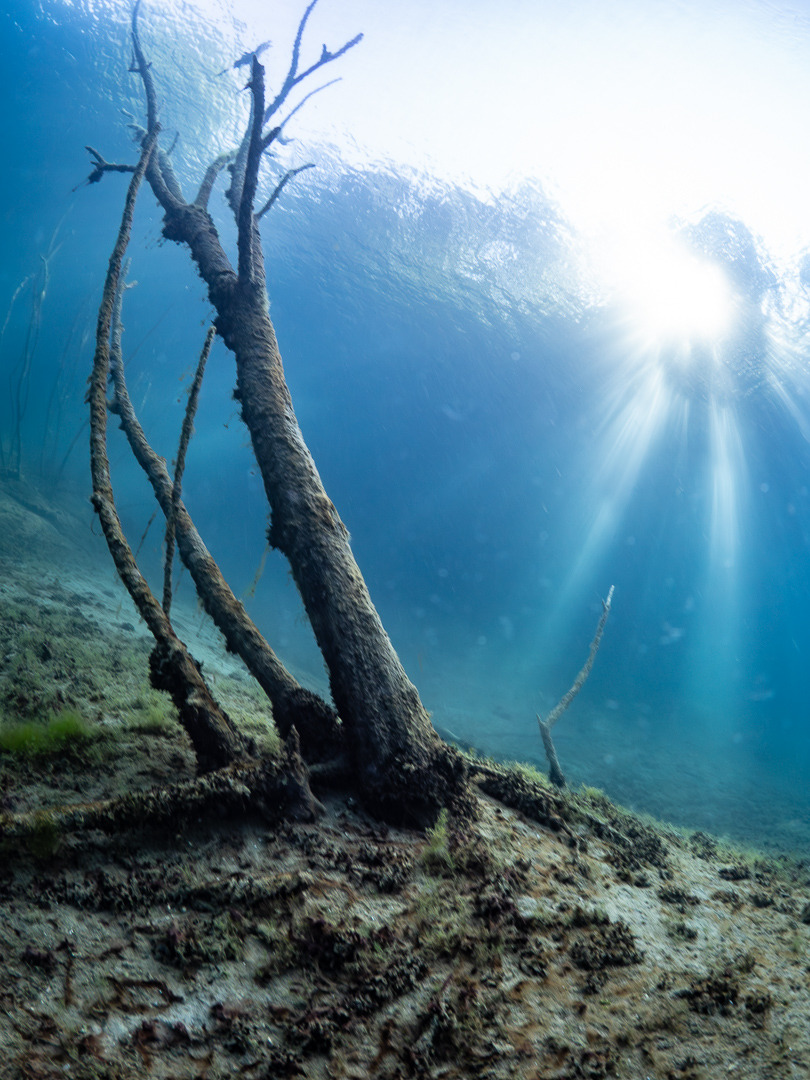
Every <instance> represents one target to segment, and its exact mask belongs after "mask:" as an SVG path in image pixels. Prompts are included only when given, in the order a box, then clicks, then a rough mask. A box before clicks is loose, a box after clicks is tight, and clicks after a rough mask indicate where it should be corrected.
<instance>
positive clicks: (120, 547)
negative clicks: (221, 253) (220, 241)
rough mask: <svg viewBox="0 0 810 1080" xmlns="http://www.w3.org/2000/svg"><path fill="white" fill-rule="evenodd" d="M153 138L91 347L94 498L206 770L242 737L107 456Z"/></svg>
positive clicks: (165, 685) (131, 193)
mask: <svg viewBox="0 0 810 1080" xmlns="http://www.w3.org/2000/svg"><path fill="white" fill-rule="evenodd" d="M156 137H157V132H156V131H155V132H153V133H152V134H151V135H150V136H149V137H148V139H147V140H146V142H145V144H144V148H143V152H142V154H141V160H140V162H139V164H138V167H137V169H136V170H135V173H134V175H133V178H132V181H131V182H130V186H129V190H128V192H127V199H126V204H125V207H124V213H123V216H122V219H121V227H120V229H119V231H118V237H117V239H116V243H115V248H114V249H113V253H112V255H111V256H110V265H109V269H108V271H107V279H106V282H105V285H104V294H103V297H102V301H101V306H100V308H99V315H98V325H97V328H96V352H95V357H94V360H93V371H92V374H91V376H90V389H89V391H88V402H89V405H90V469H91V475H92V480H93V495H92V503H93V506H94V507H95V510H96V513H97V514H98V518H99V521H100V523H101V528H102V530H103V532H104V538H105V539H106V541H107V546H108V548H109V549H110V554H111V555H112V558H113V561H114V563H115V567H116V570H117V571H118V575H119V577H120V578H121V580H122V582H123V583H124V585H125V586H126V588H127V590H128V591H129V594H130V596H131V597H132V599H133V601H134V603H135V605H136V607H137V608H138V611H139V612H140V614H141V616H142V618H143V619H144V621H145V622H146V624H147V626H148V627H149V629H150V630H151V631H152V634H153V636H154V638H155V642H156V645H155V651H154V653H153V654H152V657H151V660H150V664H151V671H152V682H153V684H154V685H155V687H156V688H158V689H161V690H166V691H168V693H169V694H170V695H171V698H172V700H173V702H174V704H175V706H176V708H177V710H178V713H179V715H180V721H181V723H182V724H183V726H184V727H185V729H186V731H187V732H188V735H189V738H190V739H191V742H192V745H193V746H194V750H195V753H196V755H197V761H198V764H199V766H200V769H202V770H203V771H206V770H209V769H214V768H218V767H219V766H222V765H228V764H230V763H231V762H233V761H235V760H236V759H237V758H239V757H240V756H242V755H243V754H244V752H245V749H246V744H245V741H244V740H243V739H242V738H241V736H240V735H239V734H238V733H237V732H236V731H235V730H234V728H233V725H232V724H231V722H230V720H229V719H228V717H227V716H226V715H225V713H223V712H222V710H221V709H220V708H219V706H218V705H217V704H216V702H215V701H214V699H213V698H212V697H211V694H210V693H209V690H208V687H207V686H206V685H205V681H204V680H203V677H202V675H201V674H200V670H199V668H198V666H197V664H196V663H195V662H194V660H193V658H192V657H191V656H190V655H189V653H188V650H187V649H186V647H185V646H184V645H183V643H182V642H181V641H180V640H179V638H178V637H177V636H176V635H175V633H174V630H173V629H172V625H171V623H170V622H169V619H168V617H167V616H166V613H165V612H164V611H163V608H162V607H161V606H160V604H159V603H158V602H157V600H156V599H155V597H154V596H153V595H152V592H151V590H150V588H149V586H148V585H147V583H146V581H145V580H144V579H143V577H142V576H141V573H140V571H139V570H138V567H137V564H136V562H135V558H134V556H133V554H132V550H131V548H130V546H129V544H128V543H127V540H126V537H125V536H124V533H123V530H122V529H121V522H120V521H119V518H118V513H117V511H116V509H115V501H114V499H113V491H112V483H111V480H110V465H109V460H108V458H107V398H106V386H107V377H108V373H109V369H110V335H111V331H112V323H113V312H114V308H115V298H116V293H117V291H118V284H119V281H120V276H121V265H122V262H123V258H124V253H125V251H126V247H127V244H128V242H129V235H130V230H131V227H132V215H133V211H134V207H135V199H136V197H137V193H138V188H139V186H140V183H141V179H142V177H143V175H144V171H145V170H146V168H147V166H148V163H149V162H150V161H151V160H152V159H153V157H154V147H155V140H156Z"/></svg>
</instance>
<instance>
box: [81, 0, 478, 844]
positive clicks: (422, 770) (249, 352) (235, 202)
mask: <svg viewBox="0 0 810 1080" xmlns="http://www.w3.org/2000/svg"><path fill="white" fill-rule="evenodd" d="M138 3H139V0H136V4H135V8H134V11H133V20H132V43H133V52H134V61H133V67H132V69H131V70H133V71H135V72H137V73H138V74H139V76H140V77H141V79H142V81H143V84H144V90H145V93H146V103H147V129H146V132H144V133H143V138H144V139H145V138H146V137H147V133H149V135H151V136H152V137H154V136H155V134H156V133H157V131H158V130H159V125H158V119H157V111H158V106H157V94H156V89H155V84H154V79H153V74H152V70H151V65H150V64H148V63H147V61H146V59H145V57H144V54H143V50H142V48H141V45H140V40H139V37H138V30H137V12H138ZM315 3H316V0H311V2H310V4H309V6H308V7H307V9H306V11H305V13H304V16H303V18H302V20H301V23H300V25H299V29H298V34H297V36H296V39H295V44H294V46H293V51H292V60H291V64H290V69H289V71H288V73H287V77H286V79H285V80H284V82H283V84H282V87H281V90H280V91H279V92H278V94H277V95H276V97H275V98H274V99H273V101H272V102H271V103H270V105H269V106H267V107H265V98H264V68H263V67H262V65H261V64H260V63H259V61H258V59H257V57H256V55H255V54H254V56H253V58H252V65H251V79H250V82H249V83H248V87H249V89H250V91H251V97H252V109H251V119H250V122H249V125H248V129H247V131H246V133H245V137H244V139H243V141H242V145H241V147H240V149H239V150H238V152H236V153H234V154H231V155H223V156H222V157H220V158H218V159H217V161H215V162H214V163H213V164H212V165H211V166H210V167H209V169H208V171H207V173H206V175H205V178H204V179H203V182H202V185H201V187H200V190H199V192H198V194H197V197H196V198H195V199H194V200H193V201H192V202H187V201H186V200H185V199H184V197H183V194H182V191H181V189H180V185H179V184H178V182H177V179H176V177H175V175H174V171H173V169H172V165H171V162H170V160H169V158H168V157H167V156H166V155H165V154H164V153H162V152H161V151H160V150H159V149H158V148H156V150H155V152H154V153H153V154H152V155H151V157H150V159H149V164H148V167H147V170H146V180H147V181H148V183H149V184H150V186H151V188H152V191H153V192H154V194H155V196H156V198H157V200H158V202H159V203H160V205H161V206H162V208H163V211H164V227H163V233H164V236H165V237H166V238H167V239H169V240H173V241H176V242H178V243H182V244H186V245H188V247H189V249H190V252H191V257H192V259H193V260H194V262H195V264H196V265H197V268H198V270H199V272H200V276H201V277H202V278H203V280H204V281H205V283H206V285H207V286H208V294H209V298H210V300H211V303H212V304H213V306H214V308H215V310H216V312H217V318H216V327H217V331H218V332H219V334H220V335H221V336H222V338H223V340H224V341H225V344H226V345H227V346H228V348H229V349H230V350H231V351H232V352H233V354H234V357H235V359H236V374H237V380H236V390H235V396H236V398H237V399H238V400H239V402H240V404H241V410H242V417H243V419H244V421H245V424H246V425H247V428H248V430H249V433H250V437H251V441H252V444H253V449H254V452H255V455H256V461H257V464H258V466H259V470H260V472H261V475H262V479H263V482H264V488H265V492H266V494H267V498H268V501H269V504H270V508H271V513H272V525H271V528H270V533H269V539H270V542H271V544H272V545H273V546H274V547H276V548H277V549H278V550H280V551H281V552H282V553H283V554H284V555H285V556H286V557H287V559H288V561H289V563H290V567H291V570H292V574H293V577H294V579H295V581H296V583H297V585H298V589H299V592H300V594H301V598H302V600H303V603H304V607H305V609H306V612H307V615H308V617H309V619H310V622H311V624H312V628H313V631H314V633H315V638H316V641H317V643H318V646H319V647H320V650H321V652H322V654H323V658H324V661H325V663H326V667H327V670H328V672H329V680H330V686H331V691H332V697H333V701H334V705H335V707H336V709H337V712H338V714H339V717H340V721H341V731H342V734H343V741H344V743H345V746H346V749H347V751H348V755H349V759H350V761H349V767H350V771H351V775H352V778H353V781H354V783H355V785H356V788H357V791H358V793H359V794H360V796H361V797H362V799H363V801H364V802H365V803H366V804H367V805H368V806H369V807H370V808H371V809H373V810H374V811H375V812H376V813H378V814H380V815H382V816H384V817H386V818H388V819H389V820H399V821H413V822H419V823H428V822H430V821H432V820H433V819H434V818H435V816H436V814H437V812H438V810H439V808H440V807H442V806H447V805H451V806H452V805H454V806H455V807H457V808H458V809H464V810H465V811H468V810H469V809H470V808H471V805H472V804H471V799H470V795H469V788H468V783H467V770H466V766H465V764H464V761H463V759H462V758H461V756H460V755H459V754H458V753H457V752H456V751H455V750H453V749H452V748H450V747H448V746H447V745H446V744H445V743H443V742H442V740H441V739H440V738H439V736H438V735H437V733H436V731H435V729H434V728H433V725H432V724H431V722H430V717H429V715H428V713H427V711H426V710H425V708H424V706H423V704H422V702H421V701H420V698H419V694H418V693H417V691H416V688H415V687H414V686H413V685H412V683H411V682H410V680H409V679H408V677H407V675H406V674H405V671H404V669H403V667H402V664H401V663H400V660H399V658H398V656H397V654H396V652H395V650H394V648H393V646H392V644H391V641H390V640H389V638H388V635H387V634H386V632H385V630H384V628H383V626H382V623H381V621H380V618H379V616H378V614H377V612H376V610H375V608H374V605H373V604H372V602H371V598H370V596H369V593H368V589H367V588H366V585H365V582H364V580H363V577H362V574H361V573H360V570H359V568H358V566H357V563H356V562H355V559H354V556H353V554H352V550H351V546H350V543H349V535H348V532H347V530H346V528H345V526H344V525H343V522H342V521H341V520H340V517H339V516H338V513H337V511H336V509H335V507H334V506H333V505H332V502H331V501H330V499H329V498H328V496H327V494H326V492H325V490H324V488H323V484H322V482H321V479H320V476H319V475H318V471H317V469H316V468H315V464H314V462H313V460H312V457H311V455H310V453H309V450H308V449H307V446H306V444H305V442H304V439H303V436H302V434H301V431H300V428H299V426H298V422H297V420H296V417H295V413H294V411H293V407H292V402H291V399H290V394H289V391H288V389H287V384H286V381H285V378H284V369H283V365H282V362H281V355H280V353H279V349H278V344H277V342H276V335H275V331H274V329H273V324H272V322H271V320H270V315H269V303H268V297H267V290H266V284H265V268H264V256H263V252H262V245H261V237H260V235H259V225H258V223H259V220H260V218H261V217H262V216H263V215H264V213H265V212H266V211H267V210H268V209H269V208H270V207H271V206H272V205H273V203H274V202H275V200H276V198H277V196H278V194H279V193H280V192H281V190H282V188H283V187H284V185H285V184H286V183H287V181H288V180H289V179H290V178H291V177H292V176H293V175H294V174H295V173H296V172H298V171H300V170H292V171H291V172H289V173H287V174H286V175H285V176H284V177H283V178H282V180H281V181H280V182H279V184H278V185H277V186H276V188H275V190H274V192H273V194H272V196H271V197H270V199H269V200H268V201H267V203H266V204H265V206H264V207H263V208H262V209H261V210H260V211H258V212H256V210H255V206H254V203H255V198H256V190H257V183H258V175H259V167H260V164H261V161H262V160H263V156H264V155H265V154H266V152H267V151H268V150H269V148H270V147H271V145H272V144H273V143H274V142H275V141H276V140H279V139H280V138H281V135H282V131H283V128H284V125H285V124H286V122H287V120H289V119H290V117H291V116H292V115H293V114H294V113H295V112H296V111H297V109H298V108H299V107H300V104H303V102H301V103H299V105H298V106H296V107H295V108H294V109H292V111H291V112H290V113H289V114H288V116H287V119H286V120H284V121H282V122H281V123H280V124H278V125H277V126H276V127H272V128H267V127H266V125H267V124H268V122H269V120H270V119H271V117H275V115H276V114H277V113H278V112H279V110H280V109H281V106H282V105H284V104H285V103H286V101H287V98H288V96H289V94H290V92H291V91H292V90H293V89H294V88H295V87H296V86H297V85H298V84H299V83H301V82H302V81H303V80H304V79H306V78H307V77H308V76H309V75H311V74H312V73H313V72H314V71H316V70H318V69H319V68H321V67H322V66H324V65H325V64H327V63H329V62H331V61H332V60H334V59H337V57H339V56H341V55H343V53H345V52H346V51H347V50H348V49H350V48H352V46H353V45H355V44H357V42H358V41H359V40H360V38H361V37H362V35H358V36H357V37H355V38H354V39H353V40H352V41H350V42H348V43H347V44H346V45H344V46H343V47H342V48H341V49H339V50H337V51H336V52H334V53H333V52H330V51H329V50H328V49H327V48H326V46H323V50H322V52H321V56H320V59H319V60H317V61H316V62H315V63H314V64H312V65H311V66H310V67H309V68H307V69H306V70H305V71H300V70H299V63H300V48H301V38H302V34H303V30H304V27H305V25H306V22H307V19H308V17H309V15H310V13H311V11H312V9H313V7H314V6H315ZM308 96H310V95H307V97H308ZM303 100H304V101H306V100H307V99H306V97H305V98H304V99H303ZM88 149H90V152H91V154H92V155H93V157H94V159H95V165H94V170H93V172H92V174H91V176H90V181H91V182H95V181H97V180H99V179H100V178H101V176H102V175H103V174H104V173H105V172H107V171H122V170H124V171H127V170H128V169H129V167H127V166H119V165H115V164H112V163H109V162H106V161H105V160H104V159H103V158H102V157H101V155H100V154H98V152H97V151H95V150H92V148H88ZM226 165H228V167H229V170H230V177H231V179H230V187H229V189H228V192H227V197H228V201H229V203H230V205H231V208H232V210H233V213H234V217H235V219H236V225H237V233H238V254H239V258H238V266H237V267H236V268H234V266H233V265H232V264H231V262H230V260H229V259H228V256H227V255H226V253H225V251H224V249H223V247H222V243H221V241H220V237H219V234H218V231H217V228H216V225H215V223H214V221H213V218H212V217H211V215H210V213H209V212H208V208H207V204H208V199H209V196H210V194H211V190H212V187H213V185H214V183H215V181H216V178H217V176H218V175H219V173H220V172H221V171H222V169H223V168H224V167H225V166H226ZM181 555H182V550H181ZM198 591H199V584H198ZM236 633H237V634H238V631H236ZM228 643H229V647H230V648H234V649H235V651H238V652H240V654H242V655H243V656H244V655H246V653H247V652H248V651H249V650H242V649H240V648H238V647H236V646H238V642H235V641H234V640H233V639H232V637H229V641H228Z"/></svg>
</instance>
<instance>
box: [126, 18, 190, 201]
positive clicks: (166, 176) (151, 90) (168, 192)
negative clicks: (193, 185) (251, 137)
mask: <svg viewBox="0 0 810 1080" xmlns="http://www.w3.org/2000/svg"><path fill="white" fill-rule="evenodd" d="M140 6H141V0H135V6H134V8H133V9H132V53H133V58H132V64H131V65H130V69H129V70H130V71H132V72H134V73H136V74H137V75H139V76H140V77H141V81H142V82H143V88H144V92H145V93H146V129H147V131H149V132H151V131H154V130H155V129H156V127H157V124H158V99H157V90H156V88H155V80H154V78H153V77H152V65H151V64H149V63H147V61H146V57H145V56H144V53H143V49H142V48H141V39H140V35H139V33H138V8H139V7H140ZM147 180H148V181H149V184H150V186H151V188H152V190H153V191H154V193H155V196H156V197H157V199H158V202H160V204H161V206H162V207H163V208H164V210H167V209H169V208H170V207H175V208H176V207H177V206H178V205H183V204H184V203H185V200H184V198H183V193H182V191H181V190H180V185H179V184H178V183H177V178H176V177H175V175H174V169H173V168H172V166H171V164H170V162H169V160H168V158H167V156H166V154H164V153H162V152H161V151H160V149H159V148H157V147H156V148H155V153H154V154H152V157H151V161H150V163H149V170H148V173H147Z"/></svg>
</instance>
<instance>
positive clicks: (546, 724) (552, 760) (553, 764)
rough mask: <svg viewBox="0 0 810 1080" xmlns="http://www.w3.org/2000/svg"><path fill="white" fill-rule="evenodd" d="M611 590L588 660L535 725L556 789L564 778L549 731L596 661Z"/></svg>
mask: <svg viewBox="0 0 810 1080" xmlns="http://www.w3.org/2000/svg"><path fill="white" fill-rule="evenodd" d="M613 589H614V586H613V585H611V586H610V591H609V592H608V594H607V600H603V601H602V614H601V616H600V618H599V623H598V625H597V627H596V633H595V634H594V636H593V641H592V642H591V647H590V649H589V651H588V659H587V660H586V661H585V663H584V664H583V666H582V670H581V671H580V673H579V674H578V675H577V677H576V679H574V682H573V684H572V685H571V688H570V689H569V690H568V692H567V693H566V694H564V695H563V697H562V698H560V700H559V702H558V703H557V704H556V705H555V706H554V708H553V709H552V710H551V712H550V713H549V714H548V718H547V719H546V720H541V718H540V717H539V716H538V717H537V723H538V724H539V725H540V736H541V738H542V740H543V747H544V748H545V751H546V757H547V758H548V764H549V778H550V779H551V781H552V783H553V784H555V785H556V786H557V787H565V776H564V775H563V772H562V769H561V768H560V763H559V760H558V759H557V751H556V750H555V749H554V743H553V742H552V739H551V729H552V728H553V727H554V725H555V724H556V723H557V721H558V720H559V719H560V717H561V716H562V714H563V713H564V712H565V710H566V709H567V708H568V706H569V705H570V704H571V702H572V701H573V700H574V698H575V697H576V696H577V694H578V693H579V692H580V690H581V689H582V687H583V686H584V685H585V680H586V679H587V678H588V676H589V675H590V673H591V668H592V667H593V662H594V660H595V659H596V654H597V653H598V652H599V646H600V645H601V643H602V634H603V633H604V629H605V623H606V622H607V617H608V615H609V614H610V604H611V601H612V600H613Z"/></svg>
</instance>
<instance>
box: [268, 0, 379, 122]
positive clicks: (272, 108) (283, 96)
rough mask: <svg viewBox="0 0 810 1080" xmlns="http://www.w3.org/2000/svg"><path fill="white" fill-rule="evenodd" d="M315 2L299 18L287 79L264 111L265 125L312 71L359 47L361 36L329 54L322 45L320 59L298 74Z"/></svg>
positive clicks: (358, 35) (314, 0)
mask: <svg viewBox="0 0 810 1080" xmlns="http://www.w3.org/2000/svg"><path fill="white" fill-rule="evenodd" d="M317 2H318V0H312V2H311V3H310V4H309V6H308V7H307V9H306V11H305V12H304V14H303V16H302V17H301V22H300V23H299V25H298V32H297V34H296V35H295V43H294V44H293V50H292V57H291V58H290V68H289V71H288V72H287V77H286V78H285V80H284V82H283V83H282V86H281V89H280V90H279V92H278V93H277V94H276V96H275V98H274V99H273V100H272V101H271V103H270V104H269V105H268V106H267V108H266V109H265V112H264V123H265V124H266V123H267V122H268V121H269V119H270V117H271V116H274V115H275V113H277V112H278V110H279V109H280V108H281V106H282V105H283V104H284V102H285V101H286V100H287V98H288V97H289V95H290V92H291V91H292V90H293V89H294V88H295V87H296V86H297V85H298V84H299V83H300V82H303V80H304V79H306V78H308V77H309V76H310V75H311V74H312V73H313V72H314V71H317V70H318V68H321V67H323V66H324V65H325V64H329V63H331V61H332V60H337V59H338V57H340V56H343V54H344V53H347V52H348V51H349V49H352V48H354V46H355V45H359V43H360V42H361V41H362V40H363V35H362V34H357V35H356V37H353V38H352V40H351V41H347V42H346V44H345V45H343V46H341V48H339V49H338V50H337V52H330V50H329V49H327V47H326V46H325V45H324V46H323V47H322V49H321V55H320V58H319V59H318V60H316V61H315V63H314V64H312V65H311V66H310V67H308V68H307V69H306V71H302V72H301V73H300V74H299V72H298V62H299V60H300V58H301V40H302V38H303V36H304V28H305V27H306V25H307V21H308V20H309V16H310V15H311V14H312V10H313V8H314V7H315V5H316V4H317Z"/></svg>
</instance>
